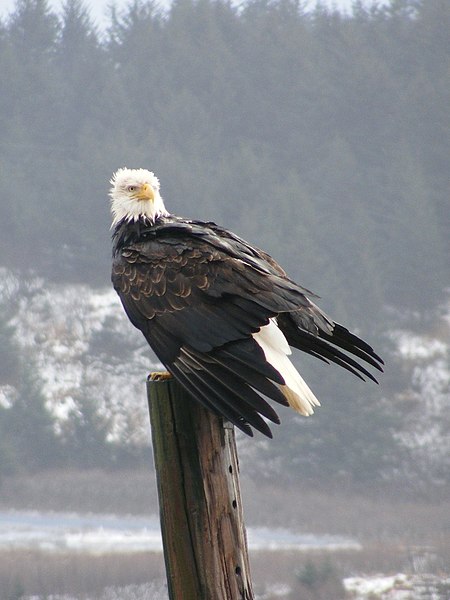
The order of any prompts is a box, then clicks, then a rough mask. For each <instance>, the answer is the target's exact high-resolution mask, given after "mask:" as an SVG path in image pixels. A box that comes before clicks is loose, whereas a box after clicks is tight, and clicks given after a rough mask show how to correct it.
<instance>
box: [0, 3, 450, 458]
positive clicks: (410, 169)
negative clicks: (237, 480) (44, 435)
mask: <svg viewBox="0 0 450 600" xmlns="http://www.w3.org/2000/svg"><path fill="white" fill-rule="evenodd" d="M448 31H450V3H448V2H447V0H432V1H426V0H391V1H390V2H388V3H387V4H386V5H384V6H382V7H376V6H372V7H370V8H364V6H363V5H362V4H361V3H358V2H355V3H354V6H353V11H352V14H351V15H342V14H340V13H339V12H338V11H335V10H329V9H325V8H323V7H320V6H318V7H317V8H316V9H315V10H313V11H309V12H308V11H306V10H305V9H304V7H303V5H302V3H301V2H299V1H298V0H249V1H247V2H246V3H244V4H243V5H240V6H237V5H235V4H234V3H231V2H228V1H226V0H175V1H174V2H173V3H172V4H171V6H170V8H169V9H167V10H165V11H161V10H160V9H159V8H158V5H157V3H154V2H151V1H142V0H136V1H134V2H131V3H130V4H129V5H128V7H127V8H126V9H124V10H123V11H117V10H115V9H112V10H111V13H110V17H109V22H108V26H107V28H106V30H105V31H102V32H99V31H98V30H97V29H96V27H95V26H94V24H93V22H92V20H91V18H90V15H89V12H88V10H87V9H86V8H85V7H84V5H83V4H82V3H81V2H80V0H66V2H65V3H64V5H63V9H62V11H61V12H60V13H56V12H55V11H54V10H52V9H51V8H50V7H49V5H48V4H47V2H46V0H17V3H16V5H15V7H14V9H13V11H12V13H11V14H10V15H9V16H8V17H6V18H4V19H3V21H2V22H1V23H0V73H1V83H0V85H1V97H0V130H1V131H2V138H1V141H0V228H1V235H0V251H1V254H0V256H1V263H2V264H3V265H5V266H8V267H9V268H11V267H12V268H16V269H20V270H22V271H24V272H32V273H33V274H38V275H40V276H43V277H45V278H46V279H50V280H53V281H60V282H65V281H67V282H73V281H84V282H86V281H88V282H90V283H92V284H93V285H105V284H108V279H109V253H110V249H109V248H110V243H109V221H110V220H109V215H108V201H107V192H108V180H109V178H110V176H111V174H112V172H113V171H114V170H115V169H116V168H117V167H119V166H128V167H141V166H142V167H145V168H150V169H151V170H154V171H155V172H156V173H157V175H158V176H159V177H160V179H161V184H162V195H163V197H164V198H165V200H166V204H167V206H168V208H169V209H170V210H172V211H173V212H176V213H178V214H182V215H184V216H187V217H192V218H200V219H204V220H214V221H216V222H218V223H221V224H223V225H225V226H228V227H230V228H232V229H233V230H235V231H236V232H238V233H239V234H240V235H242V236H243V237H245V238H247V239H248V240H249V241H251V242H253V243H255V244H256V245H259V246H261V247H264V248H265V249H266V250H268V251H269V252H270V253H271V254H272V255H273V256H274V257H275V258H277V259H278V260H279V261H280V262H281V263H282V264H283V265H284V266H285V267H286V269H287V271H288V273H289V274H290V275H291V276H292V277H293V278H294V279H297V280H298V281H299V282H300V283H301V284H303V285H305V286H306V287H308V288H310V289H312V290H314V291H315V292H317V293H318V294H320V295H321V296H323V297H324V301H323V302H322V303H321V306H322V307H323V308H324V309H325V310H327V311H328V312H330V313H331V314H332V315H333V316H335V317H336V318H337V319H338V320H340V321H343V322H345V323H346V324H349V325H351V326H358V327H359V328H360V330H361V331H362V332H363V333H364V335H366V336H367V335H368V336H369V337H370V336H371V338H372V340H374V339H375V340H376V339H377V338H378V337H379V336H380V338H381V336H382V334H383V332H384V331H385V329H386V328H387V326H388V325H389V323H388V321H387V319H388V318H389V317H388V316H387V313H386V308H387V307H388V308H395V309H396V310H397V311H400V312H404V311H406V310H411V309H412V310H426V309H429V308H430V307H434V306H436V305H438V304H439V302H440V301H442V297H443V290H444V288H445V287H446V286H448V281H449V280H450V261H449V260H448V256H449V250H450V248H449V245H450V210H449V204H448V173H449V172H450V165H449V157H450V152H449V146H450V144H449V128H448V107H449V94H448V91H449V89H450V85H449V76H450V69H449V57H450V51H449V43H450V42H449V37H448ZM5 327H6V328H7V324H5ZM6 333H7V330H5V331H4V335H6ZM0 335H2V331H0ZM307 368H308V367H307ZM24 385H28V384H27V383H26V382H24ZM29 385H31V383H30V382H29ZM320 385H324V386H325V387H324V389H325V393H327V394H328V395H329V396H330V397H333V396H336V397H337V398H338V399H339V401H340V402H341V404H340V405H339V406H336V407H335V408H334V409H333V410H329V412H328V413H327V414H328V417H321V418H320V420H318V421H317V423H318V425H317V426H319V425H320V427H321V428H323V427H325V428H327V427H328V428H329V433H330V436H331V437H330V436H328V438H327V440H328V441H327V442H325V441H322V442H320V443H319V442H318V441H317V439H318V437H316V435H315V433H314V431H313V429H314V427H315V425H312V426H309V427H310V429H308V431H305V433H304V439H305V442H304V443H305V447H306V443H307V442H308V443H309V442H310V441H314V440H316V441H314V444H315V446H316V447H317V446H318V445H319V446H320V448H322V450H320V448H319V455H320V452H322V451H323V457H326V456H329V455H330V454H333V453H334V452H335V451H336V449H337V448H341V450H340V451H339V452H340V455H339V456H340V458H339V459H340V460H342V461H343V462H344V463H345V461H346V460H347V462H351V460H352V459H350V458H348V457H346V456H344V455H342V452H343V451H342V439H344V438H346V437H348V435H347V434H348V424H347V421H346V417H345V416H344V415H345V414H346V412H345V410H344V409H347V408H348V407H349V405H350V404H351V400H349V399H348V397H347V396H348V394H347V387H345V384H344V385H343V388H342V389H339V385H340V384H337V388H336V378H335V377H331V381H330V382H329V383H328V384H327V383H325V384H323V383H322V382H320ZM361 389H362V388H361ZM358 393H361V394H364V396H362V398H364V401H362V400H361V404H362V405H363V406H365V407H366V408H365V410H363V411H362V413H363V414H362V415H361V422H363V421H364V423H365V425H364V427H362V428H361V433H360V435H359V437H358V436H356V437H357V438H358V440H359V441H358V442H357V443H358V444H359V446H358V447H360V448H364V452H365V455H367V456H366V457H367V465H368V467H367V468H368V469H369V470H370V469H371V468H374V467H373V465H374V464H380V461H381V462H383V461H385V460H388V458H387V456H388V454H389V453H388V452H386V451H385V450H384V449H383V448H386V444H387V443H388V442H387V440H386V439H385V438H386V436H388V437H389V435H388V429H387V428H386V427H384V426H385V425H386V423H387V421H386V420H385V421H383V418H384V417H383V414H382V413H379V412H377V411H376V410H375V409H374V408H373V407H372V408H371V407H370V406H369V407H367V403H370V398H372V396H370V397H369V398H368V397H367V393H368V394H369V395H370V394H372V395H373V397H375V395H376V394H375V392H366V391H364V392H362V391H361V392H358ZM330 404H331V402H330ZM356 410H359V406H358V408H357V409H356ZM367 411H369V412H370V411H372V413H371V415H372V416H371V417H370V418H372V417H373V418H374V419H381V421H382V423H381V424H380V427H379V428H378V429H376V428H375V429H374V428H373V427H369V426H368V425H367V423H370V422H371V421H370V418H368V419H366V417H367V415H368V413H367ZM376 415H378V416H376ZM326 419H328V420H327V421H326ZM364 419H365V420H364ZM372 423H373V421H372ZM390 423H391V426H392V422H391V421H390ZM336 424H337V425H336ZM45 427H47V425H45V424H44V429H45ZM369 430H370V431H369ZM375 430H376V431H377V432H378V433H379V436H378V437H377V435H375V434H374V431H375ZM321 431H323V429H321ZM308 432H309V433H308ZM341 434H342V435H341ZM302 435H303V434H302ZM333 436H335V437H336V439H335V440H334V441H333V439H334V438H333ZM366 436H369V437H370V436H371V437H370V439H371V440H372V441H373V443H372V444H367V443H366ZM374 436H375V437H374ZM319 438H320V436H319ZM292 439H293V440H294V439H295V437H293V438H292ZM389 439H390V438H389ZM296 443H298V440H296ZM355 443H356V442H355ZM390 443H392V440H391V442H390ZM388 447H389V446H388ZM296 448H297V447H296ZM297 449H298V448H297ZM293 452H296V450H293ZM303 456H307V457H309V458H311V455H310V453H306V454H303ZM317 456H318V455H317V454H316V458H317ZM309 458H308V460H309ZM298 460H300V459H298ZM317 460H319V459H317ZM320 460H322V459H320ZM320 460H319V462H320ZM336 460H337V459H336ZM323 462H324V464H325V462H326V461H325V458H324V459H323Z"/></svg>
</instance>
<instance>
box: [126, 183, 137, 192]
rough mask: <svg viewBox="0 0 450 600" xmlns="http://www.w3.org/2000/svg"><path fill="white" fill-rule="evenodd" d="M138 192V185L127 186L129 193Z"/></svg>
mask: <svg viewBox="0 0 450 600" xmlns="http://www.w3.org/2000/svg"><path fill="white" fill-rule="evenodd" d="M136 190H137V185H129V186H127V192H135V191H136Z"/></svg>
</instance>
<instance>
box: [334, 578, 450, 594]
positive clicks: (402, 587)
mask: <svg viewBox="0 0 450 600" xmlns="http://www.w3.org/2000/svg"><path fill="white" fill-rule="evenodd" d="M343 584H344V587H345V589H346V591H347V593H348V594H349V598H352V600H448V599H449V598H450V595H449V594H450V578H442V577H437V576H436V575H429V574H420V575H419V574H418V575H405V574H404V573H397V574H396V575H390V576H385V575H375V576H370V577H369V576H367V577H347V578H345V579H344V580H343Z"/></svg>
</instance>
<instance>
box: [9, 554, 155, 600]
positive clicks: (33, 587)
mask: <svg viewBox="0 0 450 600" xmlns="http://www.w3.org/2000/svg"><path fill="white" fill-rule="evenodd" d="M148 581H161V582H162V581H165V571H164V561H163V557H162V554H155V553H149V552H146V553H139V554H132V555H116V554H111V555H104V556H88V555H83V554H76V553H73V554H49V553H45V552H36V551H33V552H27V551H9V552H8V551H5V552H1V553H0V598H1V599H2V600H6V599H7V598H8V597H9V596H12V593H13V592H14V591H18V590H21V591H22V593H23V594H26V595H39V596H44V597H45V596H46V595H50V594H64V593H67V594H77V595H81V594H86V593H91V594H92V593H95V594H99V593H100V592H101V591H102V590H103V589H104V588H105V587H107V586H126V585H130V584H141V583H146V582H148ZM16 595H17V596H18V594H16ZM18 597H20V596H18Z"/></svg>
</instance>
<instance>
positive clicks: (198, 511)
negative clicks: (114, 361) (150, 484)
mask: <svg viewBox="0 0 450 600" xmlns="http://www.w3.org/2000/svg"><path fill="white" fill-rule="evenodd" d="M147 394H148V402H149V409H150V421H151V428H152V440H153V453H154V460H155V468H156V477H157V483H158V495H159V506H160V518H161V531H162V538H163V546H164V560H165V564H166V572H167V581H168V588H169V598H170V600H253V598H254V596H253V590H252V584H251V579H250V569H249V561H248V551H247V539H246V533H245V528H244V521H243V513H242V503H241V494H240V488H239V464H238V457H237V452H236V443H235V438H234V428H233V426H232V425H231V424H229V423H227V422H225V423H224V422H223V420H222V419H221V418H220V417H218V416H216V415H215V414H213V413H212V412H211V411H209V410H206V409H205V408H203V407H202V406H201V405H200V404H199V403H198V402H195V401H193V400H192V399H191V398H190V397H189V396H188V395H187V394H186V392H184V390H183V389H182V388H181V386H180V385H179V384H178V383H177V382H176V381H175V380H174V379H163V380H158V379H157V378H156V379H155V380H152V379H151V378H149V380H148V384H147Z"/></svg>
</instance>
